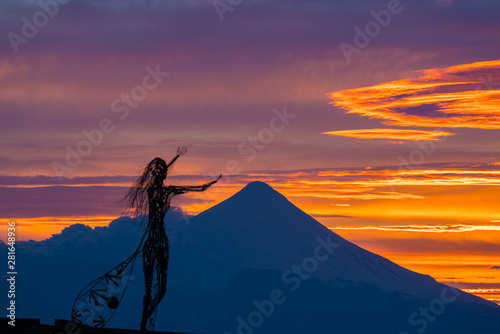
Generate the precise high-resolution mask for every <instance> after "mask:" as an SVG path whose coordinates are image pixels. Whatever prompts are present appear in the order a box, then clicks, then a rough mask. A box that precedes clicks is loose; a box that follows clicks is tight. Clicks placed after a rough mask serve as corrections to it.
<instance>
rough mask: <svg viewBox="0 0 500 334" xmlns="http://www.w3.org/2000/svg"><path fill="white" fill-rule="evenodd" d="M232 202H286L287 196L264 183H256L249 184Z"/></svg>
mask: <svg viewBox="0 0 500 334" xmlns="http://www.w3.org/2000/svg"><path fill="white" fill-rule="evenodd" d="M230 199H232V200H257V201H259V202H260V201H263V200H266V201H269V200H272V201H286V202H288V200H287V199H286V197H285V196H283V195H281V194H280V193H279V192H278V191H276V190H274V189H273V187H271V186H270V185H268V184H267V183H265V182H262V181H254V182H250V183H249V184H247V185H246V186H245V187H243V189H241V190H240V191H238V192H237V193H236V194H235V195H234V196H233V197H231V198H230Z"/></svg>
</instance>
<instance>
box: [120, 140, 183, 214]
mask: <svg viewBox="0 0 500 334" xmlns="http://www.w3.org/2000/svg"><path fill="white" fill-rule="evenodd" d="M186 152H187V148H186V147H185V146H180V147H178V148H177V155H176V156H175V157H174V158H173V159H172V160H171V161H170V162H169V163H168V164H167V163H166V162H165V160H163V159H162V158H158V157H157V158H154V159H153V160H151V162H149V163H148V164H147V165H146V167H144V169H143V170H142V172H141V174H140V175H139V176H138V177H137V179H136V180H135V181H134V183H133V184H132V186H131V187H130V188H129V189H128V190H127V193H126V194H125V196H123V197H122V198H121V199H119V200H118V201H117V204H118V206H119V207H121V208H122V210H123V211H124V212H130V210H132V212H133V214H132V217H133V218H134V219H136V220H139V221H140V222H143V221H144V220H145V219H146V217H147V215H148V214H149V197H148V190H149V189H151V188H152V187H153V186H154V185H155V184H157V182H161V183H163V181H164V180H165V179H166V178H167V175H168V173H169V172H170V171H171V170H172V168H173V164H174V162H175V161H176V160H177V159H178V158H179V157H180V156H181V155H183V154H185V153H186Z"/></svg>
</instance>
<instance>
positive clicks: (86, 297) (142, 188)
mask: <svg viewBox="0 0 500 334" xmlns="http://www.w3.org/2000/svg"><path fill="white" fill-rule="evenodd" d="M186 151H187V148H186V147H179V148H177V155H176V156H175V157H174V158H173V159H172V160H171V161H170V162H169V163H168V164H167V163H166V162H165V161H164V160H163V159H161V158H154V159H153V160H152V161H151V162H150V163H149V164H148V165H147V166H146V167H145V168H144V171H143V172H142V175H140V176H139V177H138V178H137V180H136V181H135V183H134V184H133V185H132V187H131V188H130V189H129V190H128V192H127V194H126V195H125V197H123V198H122V199H121V200H119V201H118V203H119V204H120V205H121V206H122V207H124V208H127V209H132V210H133V211H134V218H135V219H138V220H142V222H145V221H146V217H147V223H146V226H145V229H144V235H143V237H142V239H141V241H140V243H139V247H138V248H137V250H136V251H135V252H134V253H133V254H132V255H131V256H130V257H129V258H128V259H126V260H125V261H123V262H122V263H120V264H119V265H118V266H116V267H115V268H113V269H111V270H110V271H109V272H107V273H106V274H104V275H102V276H100V277H98V278H97V279H95V280H94V281H92V282H90V283H89V284H88V285H87V286H86V287H85V288H83V290H82V291H81V292H80V293H79V294H78V296H77V297H76V299H75V302H74V303H73V310H72V313H71V317H72V319H73V321H74V322H76V323H78V324H84V325H90V326H93V327H104V326H105V325H106V324H107V323H108V322H109V320H111V317H112V316H113V315H114V313H115V312H116V309H117V308H118V306H119V305H120V302H121V300H122V298H123V295H124V294H125V290H126V288H127V285H128V282H129V280H130V277H131V273H132V270H133V267H134V264H135V260H136V258H137V257H138V256H142V264H143V271H144V279H145V288H146V292H145V295H144V299H143V310H142V320H141V324H140V326H141V331H153V330H154V326H155V322H156V311H157V307H158V304H159V303H160V301H161V300H162V298H163V296H164V295H165V292H166V290H167V270H168V259H169V245H168V238H167V234H166V231H165V226H164V219H165V214H166V213H167V211H168V209H169V208H170V201H171V200H172V198H173V197H174V196H177V195H181V194H184V193H186V192H190V191H205V190H207V189H208V187H210V186H211V185H212V184H214V183H216V182H217V181H218V180H219V179H220V178H221V176H222V174H221V175H219V177H218V178H217V179H215V180H214V181H212V182H209V183H206V184H204V185H201V186H166V185H164V181H165V179H166V178H167V174H168V173H169V172H170V171H171V169H172V167H173V164H174V162H175V161H176V160H177V159H178V158H179V157H180V156H181V155H183V154H185V153H186Z"/></svg>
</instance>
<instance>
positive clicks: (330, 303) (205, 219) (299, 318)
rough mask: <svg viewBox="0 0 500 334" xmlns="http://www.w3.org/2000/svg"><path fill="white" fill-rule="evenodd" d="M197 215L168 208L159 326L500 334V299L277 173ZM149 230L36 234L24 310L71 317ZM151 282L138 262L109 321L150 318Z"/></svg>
mask: <svg viewBox="0 0 500 334" xmlns="http://www.w3.org/2000/svg"><path fill="white" fill-rule="evenodd" d="M185 218H186V217H185V216H184V215H183V214H182V212H180V211H173V212H170V213H169V215H168V216H167V219H166V222H167V231H168V234H169V239H170V246H171V257H170V263H169V276H168V288H167V294H166V295H165V298H164V299H163V301H162V303H161V304H160V307H159V309H158V318H157V326H156V329H157V330H163V331H167V330H169V331H178V332H193V333H221V334H222V333H229V334H233V333H244V334H252V333H273V334H274V333H349V334H350V333H354V334H355V333H367V332H370V333H375V334H377V333H381V334H382V333H383V334H391V333H394V334H408V333H411V334H413V333H422V332H424V331H425V333H439V334H446V333H453V334H457V333H467V334H468V333H482V334H483V333H484V334H489V333H491V334H493V333H496V334H497V333H500V321H499V320H500V308H499V307H498V306H497V305H496V304H494V303H491V302H488V301H486V300H483V299H481V298H478V297H476V296H473V295H470V294H466V293H464V292H460V291H459V290H456V289H454V288H451V287H447V286H445V285H442V284H440V283H437V282H436V281H435V280H434V279H433V278H431V277H429V276H426V275H421V274H418V273H415V272H412V271H409V270H407V269H405V268H402V267H400V266H398V265H396V264H394V263H392V262H390V261H389V260H387V259H385V258H382V257H380V256H378V255H376V254H373V253H370V252H368V251H366V250H364V249H362V248H360V247H358V246H356V245H354V244H352V243H350V242H348V241H346V240H345V239H343V238H341V237H340V236H338V235H336V234H335V233H333V232H332V231H330V230H328V229H327V228H326V227H324V226H323V225H321V224H320V223H319V222H317V221H316V220H314V219H313V218H311V217H310V216H309V215H307V214H306V213H304V212H302V211H301V210H300V209H298V208H297V207H295V206H294V205H293V204H292V203H290V202H289V201H288V200H287V199H286V198H285V197H284V196H282V195H281V194H279V193H278V192H276V191H275V190H273V189H272V188H271V187H270V186H268V185H267V184H265V183H262V182H253V183H250V184H249V185H247V186H246V187H245V188H243V189H242V190H241V191H240V192H238V193H237V194H235V195H234V196H232V197H231V198H229V199H227V200H225V201H224V202H222V203H220V204H218V205H216V206H214V207H213V208H211V209H209V210H207V211H205V212H202V213H201V214H199V215H197V216H195V217H192V218H191V219H190V220H186V219H185ZM139 238H140V231H139V233H138V231H137V229H135V228H133V225H132V224H131V222H130V220H129V219H127V218H120V219H119V220H116V221H114V222H112V223H111V224H110V227H109V228H100V230H98V231H95V230H91V229H89V228H85V227H83V226H81V225H79V226H72V227H71V228H68V229H67V230H66V231H63V233H62V234H61V235H56V236H54V237H53V238H51V239H48V240H45V241H43V242H40V243H35V244H33V243H30V244H29V245H28V244H27V245H26V247H25V249H24V250H20V251H19V254H20V256H19V257H20V262H21V263H23V261H24V263H25V264H29V263H33V266H29V267H28V266H26V267H25V268H26V271H25V272H28V270H29V268H31V272H30V275H29V277H30V278H25V280H24V281H23V282H21V283H20V284H19V291H20V296H19V297H18V300H19V301H20V304H23V303H25V305H29V307H25V308H24V311H22V310H23V308H21V307H20V311H19V312H20V314H18V316H20V317H42V316H43V317H51V316H52V317H54V316H56V317H59V318H68V317H69V313H70V309H71V305H72V302H73V298H74V297H75V296H76V294H77V293H78V291H79V290H80V289H81V288H82V287H83V285H84V283H87V282H88V281H90V280H92V279H94V278H95V277H97V276H98V275H100V274H102V273H103V272H104V271H105V270H106V269H107V268H110V267H113V266H114V265H116V264H117V263H118V262H119V261H120V260H119V259H125V258H126V257H127V256H128V255H129V254H130V253H132V252H133V250H134V249H135V247H136V246H137V243H138V240H139ZM82 245H83V246H82ZM28 246H29V247H28ZM20 247H21V246H20ZM40 249H43V250H44V252H40ZM21 254H22V256H21ZM42 259H43V261H42ZM40 263H44V265H40ZM45 264H46V265H45ZM32 277H37V280H36V281H35V282H33V279H32ZM23 283H24V284H23ZM143 284H144V280H143V277H142V273H141V268H140V261H138V265H137V266H136V273H135V277H134V279H132V280H131V282H130V284H129V288H128V290H127V293H126V295H125V298H124V299H123V301H122V305H120V307H119V308H118V311H117V313H116V315H115V317H114V318H113V319H112V321H111V322H110V323H109V327H119V328H138V324H139V321H140V314H141V308H142V296H143ZM47 305H50V307H47ZM23 312H24V313H23Z"/></svg>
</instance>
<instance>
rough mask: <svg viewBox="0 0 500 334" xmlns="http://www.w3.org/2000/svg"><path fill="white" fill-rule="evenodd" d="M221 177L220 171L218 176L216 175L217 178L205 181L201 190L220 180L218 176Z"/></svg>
mask: <svg viewBox="0 0 500 334" xmlns="http://www.w3.org/2000/svg"><path fill="white" fill-rule="evenodd" d="M221 177H222V173H220V175H219V176H217V178H216V179H215V180H213V181H212V182H208V183H205V184H204V185H203V186H202V187H203V190H207V189H208V187H210V186H211V185H212V184H214V183H217V181H219V180H220V178H221Z"/></svg>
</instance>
